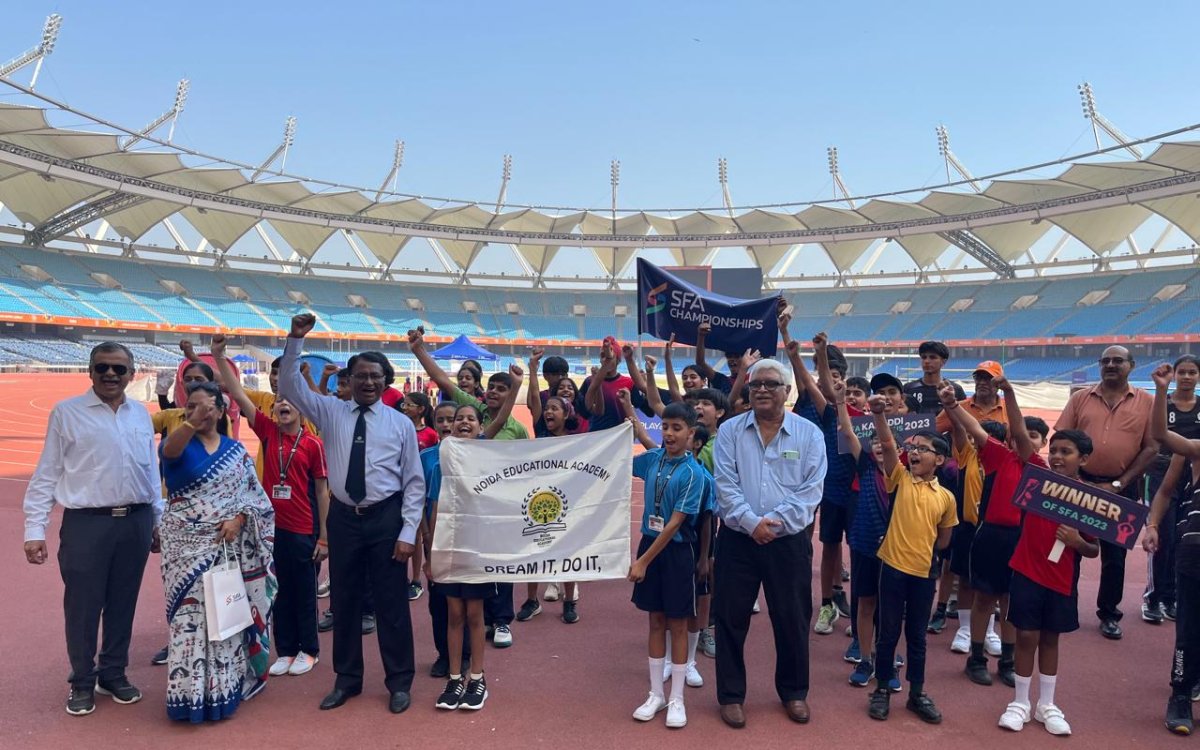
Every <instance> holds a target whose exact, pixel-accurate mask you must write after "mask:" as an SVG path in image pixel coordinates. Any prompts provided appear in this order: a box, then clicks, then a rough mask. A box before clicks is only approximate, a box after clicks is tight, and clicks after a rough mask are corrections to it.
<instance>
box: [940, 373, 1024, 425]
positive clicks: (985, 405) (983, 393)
mask: <svg viewBox="0 0 1200 750" xmlns="http://www.w3.org/2000/svg"><path fill="white" fill-rule="evenodd" d="M1002 377H1004V368H1003V367H1001V366H1000V363H999V362H993V361H992V360H988V361H987V362H980V363H979V366H978V367H976V368H975V372H973V373H971V378H972V379H973V380H974V381H975V395H973V396H971V397H970V398H968V399H966V400H965V401H963V402H961V403H960V404H959V406H961V407H963V408H964V409H966V410H967V411H968V412H970V414H971V416H973V417H975V419H976V420H978V421H979V423H980V424H983V423H984V422H999V423H1000V424H1008V413H1007V412H1006V411H1005V410H1004V400H1003V399H1002V398H1000V394H999V393H998V392H997V391H996V386H995V385H994V384H993V383H992V380H993V379H995V378H1002ZM950 430H951V424H950V417H949V416H947V414H946V412H945V411H944V410H943V411H941V412H939V413H938V416H937V431H938V433H939V434H942V435H944V434H946V433H947V432H950Z"/></svg>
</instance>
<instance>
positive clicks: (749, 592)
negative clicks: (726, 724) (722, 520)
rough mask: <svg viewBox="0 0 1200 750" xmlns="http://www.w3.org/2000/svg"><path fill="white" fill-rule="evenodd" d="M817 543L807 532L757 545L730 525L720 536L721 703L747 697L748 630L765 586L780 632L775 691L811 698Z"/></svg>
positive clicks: (716, 597)
mask: <svg viewBox="0 0 1200 750" xmlns="http://www.w3.org/2000/svg"><path fill="white" fill-rule="evenodd" d="M811 570H812V541H811V540H810V539H809V538H808V535H807V534H805V533H800V534H794V535H792V536H785V537H780V538H779V539H776V540H775V541H773V542H771V543H769V544H758V543H757V542H755V541H754V540H753V539H751V538H750V537H749V536H747V535H746V534H742V533H740V532H738V531H735V530H733V529H730V528H723V529H721V533H719V534H717V548H716V569H715V571H714V576H715V580H714V590H713V603H712V608H713V614H714V616H715V618H716V641H717V701H718V702H719V703H720V704H721V705H728V704H731V703H744V702H745V700H746V659H745V654H744V649H745V645H746V634H747V633H749V632H750V616H751V609H752V608H753V607H754V600H755V598H756V597H757V596H758V588H759V586H760V585H761V586H762V588H763V591H764V593H765V594H766V597H767V613H768V615H769V616H770V618H771V629H772V630H773V631H774V634H775V692H776V693H777V694H778V695H779V699H780V700H782V701H791V700H804V699H806V698H807V697H808V627H809V623H810V622H811V621H812V610H813V604H812V576H811V575H810V573H809V571H811Z"/></svg>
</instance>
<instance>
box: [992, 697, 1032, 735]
mask: <svg viewBox="0 0 1200 750" xmlns="http://www.w3.org/2000/svg"><path fill="white" fill-rule="evenodd" d="M1029 719H1030V716H1029V706H1027V705H1025V704H1024V703H1017V702H1016V701H1013V702H1012V703H1009V704H1008V707H1007V708H1005V709H1004V713H1003V714H1001V715H1000V722H999V726H1001V727H1003V728H1004V729H1011V730H1012V731H1014V732H1019V731H1021V730H1022V729H1024V728H1025V725H1026V724H1028V723H1029Z"/></svg>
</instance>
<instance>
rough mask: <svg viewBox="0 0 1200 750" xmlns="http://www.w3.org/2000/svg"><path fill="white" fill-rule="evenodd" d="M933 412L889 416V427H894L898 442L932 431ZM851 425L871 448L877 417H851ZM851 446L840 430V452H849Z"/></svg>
mask: <svg viewBox="0 0 1200 750" xmlns="http://www.w3.org/2000/svg"><path fill="white" fill-rule="evenodd" d="M933 419H934V418H933V415H932V414H897V415H896V416H894V417H888V418H887V423H888V427H890V428H891V429H892V435H894V436H895V438H896V444H897V445H899V444H901V443H903V442H904V440H905V438H909V437H912V436H913V435H916V434H917V433H918V432H931V431H934V429H933ZM850 426H851V427H853V428H854V434H855V435H857V436H858V441H859V442H860V443H861V444H862V446H863V447H864V448H866V449H868V450H869V449H870V443H871V441H872V440H874V439H875V418H874V417H872V416H871V415H870V414H867V415H866V416H862V417H850ZM849 452H850V446H849V444H847V442H846V436H845V435H843V434H842V433H841V431H839V432H838V453H849Z"/></svg>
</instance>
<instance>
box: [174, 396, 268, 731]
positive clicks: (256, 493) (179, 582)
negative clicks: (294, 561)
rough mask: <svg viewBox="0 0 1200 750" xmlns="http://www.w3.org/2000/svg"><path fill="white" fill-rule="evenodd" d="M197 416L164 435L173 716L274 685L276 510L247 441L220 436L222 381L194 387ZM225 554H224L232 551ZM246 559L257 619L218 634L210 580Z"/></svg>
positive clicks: (191, 413) (213, 710)
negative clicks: (220, 566)
mask: <svg viewBox="0 0 1200 750" xmlns="http://www.w3.org/2000/svg"><path fill="white" fill-rule="evenodd" d="M185 412H186V416H187V419H186V420H185V421H184V422H183V424H182V425H181V426H180V427H179V428H178V429H176V430H175V431H174V432H172V433H171V434H170V435H169V436H168V437H167V439H166V440H164V441H163V443H162V445H161V447H160V448H159V451H160V452H161V454H162V466H163V474H164V477H165V479H166V482H167V492H168V499H167V508H166V512H165V513H164V514H163V519H162V526H161V530H160V534H161V537H162V575H163V588H164V589H165V593H166V599H167V621H168V623H169V626H170V633H171V638H170V643H169V645H168V657H167V658H168V661H167V664H168V666H169V668H170V672H169V678H168V682H167V715H168V716H169V717H170V718H172V719H176V720H179V721H191V722H194V723H199V722H202V721H206V720H218V719H227V718H229V717H231V716H233V714H234V712H235V711H236V710H237V707H238V705H239V704H240V703H241V702H242V701H245V700H249V699H250V698H252V697H253V696H254V695H255V694H257V693H258V692H259V691H260V690H262V688H263V687H264V686H265V685H266V682H265V680H266V678H267V668H268V666H269V665H268V657H269V655H270V644H269V641H268V637H267V634H268V633H269V630H268V627H267V626H268V620H269V618H270V614H271V605H272V603H273V602H274V600H275V591H276V581H275V570H274V565H273V563H272V557H271V555H272V546H273V542H274V535H275V518H274V511H273V510H272V508H271V501H270V500H268V499H267V495H266V493H265V492H263V489H262V486H261V485H260V484H259V482H258V478H257V477H256V475H255V473H254V459H253V458H251V457H250V456H249V455H248V454H247V453H246V450H245V449H244V448H243V447H242V444H241V443H239V442H237V441H236V440H232V439H230V438H227V437H224V436H223V435H220V434H219V433H218V432H217V429H216V427H217V423H218V422H219V421H220V419H221V417H222V416H223V415H224V413H225V398H224V396H223V395H222V393H221V390H220V388H219V387H218V386H217V385H216V384H215V383H197V384H193V385H191V386H190V387H189V389H188V400H187V405H186V407H185ZM223 550H224V552H223ZM226 554H228V555H229V556H230V557H232V558H236V560H237V562H238V564H239V567H240V568H241V571H242V578H243V580H244V581H245V584H246V594H247V598H248V599H249V600H250V611H251V614H252V615H253V619H254V623H253V624H252V625H250V626H249V627H248V628H246V629H245V630H243V631H241V632H240V633H237V634H235V635H232V636H230V637H229V638H226V639H225V640H223V641H212V640H209V637H208V627H207V621H206V618H205V601H204V583H203V576H204V573H205V572H206V571H208V570H209V569H211V568H212V567H213V566H214V565H216V564H217V563H218V562H223V561H224V559H225V555H226Z"/></svg>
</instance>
